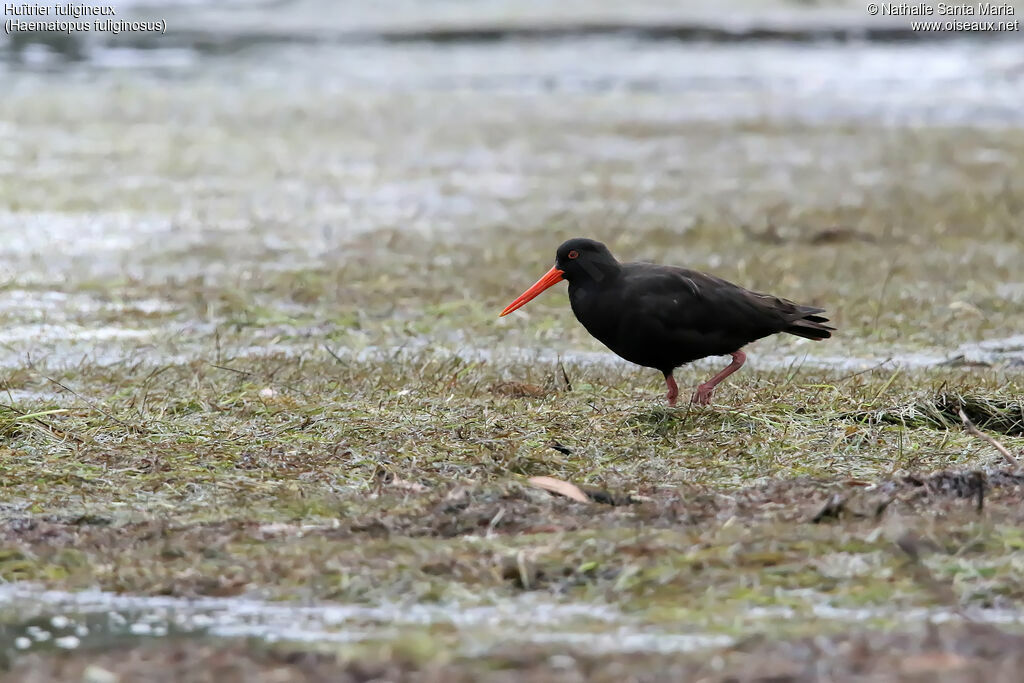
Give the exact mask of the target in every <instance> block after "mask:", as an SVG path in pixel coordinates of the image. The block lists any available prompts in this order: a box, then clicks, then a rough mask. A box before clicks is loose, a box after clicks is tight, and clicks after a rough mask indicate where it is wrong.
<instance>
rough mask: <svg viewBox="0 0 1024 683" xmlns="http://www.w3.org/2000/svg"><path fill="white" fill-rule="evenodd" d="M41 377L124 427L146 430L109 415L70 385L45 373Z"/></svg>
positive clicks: (138, 430) (138, 431)
mask: <svg viewBox="0 0 1024 683" xmlns="http://www.w3.org/2000/svg"><path fill="white" fill-rule="evenodd" d="M43 379H45V380H48V381H50V382H53V383H54V384H56V385H57V386H58V387H60V388H61V389H63V390H64V391H67V392H68V393H71V394H74V395H75V396H77V397H78V398H80V399H81V400H83V401H85V402H86V403H87V404H88V405H89V407H91V408H92V409H93V410H95V411H96V412H97V413H99V414H100V415H102V416H103V417H105V418H107V419H108V420H113V421H114V422H116V423H117V424H119V425H121V426H122V427H124V428H125V429H130V430H132V431H134V432H136V433H141V432H144V431H146V430H144V429H142V428H141V427H139V426H138V425H133V424H129V423H127V422H125V421H124V420H120V419H118V418H116V417H114V416H113V415H111V414H110V413H108V412H107V411H105V410H103V408H101V407H100V405H99V404H98V403H97V402H96V401H93V400H92V399H90V398H87V397H85V396H82V395H81V394H80V393H78V392H77V391H75V390H74V389H72V388H71V387H69V386H67V385H65V384H62V383H60V382H58V381H57V380H55V379H53V378H52V377H47V376H46V375H43Z"/></svg>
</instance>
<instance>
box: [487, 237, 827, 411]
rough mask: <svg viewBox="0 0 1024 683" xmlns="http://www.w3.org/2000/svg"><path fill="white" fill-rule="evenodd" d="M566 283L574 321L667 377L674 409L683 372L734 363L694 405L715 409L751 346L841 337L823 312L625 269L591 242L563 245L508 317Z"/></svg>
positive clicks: (699, 278)
mask: <svg viewBox="0 0 1024 683" xmlns="http://www.w3.org/2000/svg"><path fill="white" fill-rule="evenodd" d="M563 279H564V280H568V281H569V301H570V303H571V305H572V310H573V313H574V314H575V315H576V318H577V319H578V320H579V321H580V322H581V323H582V324H583V326H584V327H585V328H586V329H587V331H588V332H590V334H592V335H593V336H594V337H596V338H597V339H598V340H599V341H601V342H602V343H603V344H604V345H605V346H607V347H608V348H609V349H611V350H612V351H614V352H615V353H616V354H618V355H619V356H621V357H623V358H625V359H626V360H628V361H631V362H633V363H636V364H638V365H643V366H646V367H650V368H655V369H657V370H660V371H661V372H662V373H663V374H664V375H665V381H666V382H667V384H668V388H669V392H668V399H669V403H670V404H674V403H675V399H676V396H677V394H678V388H677V387H676V384H675V380H674V379H673V377H672V372H673V370H675V368H677V367H679V366H680V365H683V364H685V363H689V362H691V361H694V360H697V359H699V358H704V357H707V356H720V355H731V356H732V357H733V362H732V363H731V364H730V365H729V367H727V368H726V369H725V370H723V371H722V372H720V373H718V374H717V375H716V376H715V377H713V378H711V379H710V380H708V381H707V382H705V383H704V384H702V385H700V387H698V389H697V391H696V392H695V393H694V395H693V401H694V402H696V403H708V402H709V401H710V399H711V394H712V392H713V390H714V387H715V385H717V384H718V383H719V382H720V381H722V380H723V379H725V377H727V376H728V375H730V374H732V373H733V372H735V371H736V370H738V369H739V368H740V366H742V365H743V362H744V361H745V360H746V356H745V355H744V354H743V352H742V350H741V349H742V348H743V347H744V346H745V345H746V344H749V343H750V342H752V341H755V340H758V339H761V338H763V337H767V336H769V335H772V334H777V333H779V332H786V333H788V334H794V335H797V336H800V337H804V338H806V339H813V340H816V341H817V340H821V339H827V338H829V337H831V336H832V335H831V333H832V331H834V329H835V328H833V327H830V326H828V325H826V324H825V323H827V322H828V318H826V317H824V316H822V315H821V314H822V313H824V312H825V311H824V309H821V308H815V307H813V306H802V305H800V304H796V303H794V302H792V301H789V300H787V299H782V298H779V297H777V296H772V295H770V294H761V293H759V292H753V291H751V290H748V289H744V288H743V287H740V286H738V285H735V284H733V283H731V282H728V281H726V280H723V279H721V278H718V277H715V276H713V275H708V274H706V273H701V272H698V271H695V270H689V269H687V268H678V267H674V266H661V265H656V264H653V263H619V262H618V261H617V260H616V259H615V257H614V256H612V253H611V252H610V251H609V250H608V248H607V247H606V246H605V245H604V244H602V243H600V242H597V241H595V240H591V239H586V238H576V239H571V240H569V241H567V242H565V243H563V244H562V245H561V246H560V247H559V248H558V251H557V253H556V257H555V266H554V267H553V268H552V269H551V270H550V271H549V272H548V273H547V274H546V275H545V276H544V277H543V278H541V279H540V280H539V281H538V282H537V284H535V285H534V286H533V287H531V288H530V289H528V290H527V291H526V292H524V293H523V295H522V296H520V297H519V298H518V299H516V300H515V301H514V302H512V304H510V305H509V306H508V307H507V308H506V309H505V310H504V311H502V315H507V314H508V313H511V312H512V311H514V310H516V309H517V308H519V307H520V306H522V305H524V304H525V303H526V302H527V301H529V300H531V299H532V298H534V297H535V296H537V295H538V294H540V292H542V291H543V290H544V289H547V288H548V287H550V286H551V285H553V284H555V283H556V282H558V281H560V280H563Z"/></svg>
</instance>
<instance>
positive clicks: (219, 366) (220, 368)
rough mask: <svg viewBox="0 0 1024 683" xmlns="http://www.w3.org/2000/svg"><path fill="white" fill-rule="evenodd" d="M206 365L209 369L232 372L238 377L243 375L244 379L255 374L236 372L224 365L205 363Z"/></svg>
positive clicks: (243, 371)
mask: <svg viewBox="0 0 1024 683" xmlns="http://www.w3.org/2000/svg"><path fill="white" fill-rule="evenodd" d="M207 365H209V366H210V367H211V368H217V369H218V370H226V371H227V372H234V373H236V374H239V375H245V376H246V377H252V376H253V375H255V374H256V373H254V372H249V371H248V370H236V369H235V368H229V367H228V366H226V365H217V364H216V363H210V362H207Z"/></svg>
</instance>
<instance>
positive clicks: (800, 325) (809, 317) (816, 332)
mask: <svg viewBox="0 0 1024 683" xmlns="http://www.w3.org/2000/svg"><path fill="white" fill-rule="evenodd" d="M824 312H825V309H824V308H811V307H810V306H801V307H800V314H801V315H800V317H799V318H797V319H796V320H794V321H793V322H791V323H790V324H789V327H787V328H786V329H784V330H783V332H788V333H789V334H795V335H796V336H798V337H803V338H804V339H813V340H814V341H821V340H822V339H828V338H829V337H831V336H832V333H833V332H835V330H836V328H834V327H830V326H828V325H826V324H825V323H827V322H829V320H828V318H826V317H825V316H823V315H818V314H819V313H824Z"/></svg>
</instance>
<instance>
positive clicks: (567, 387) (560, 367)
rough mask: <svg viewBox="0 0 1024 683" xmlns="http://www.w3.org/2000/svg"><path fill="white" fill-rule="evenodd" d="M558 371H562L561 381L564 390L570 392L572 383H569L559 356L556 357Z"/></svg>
mask: <svg viewBox="0 0 1024 683" xmlns="http://www.w3.org/2000/svg"><path fill="white" fill-rule="evenodd" d="M558 369H559V370H561V371H562V379H564V380H565V390H566V391H572V382H570V381H569V373H568V372H566V371H565V366H564V365H563V364H562V357H561V356H559V357H558Z"/></svg>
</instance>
